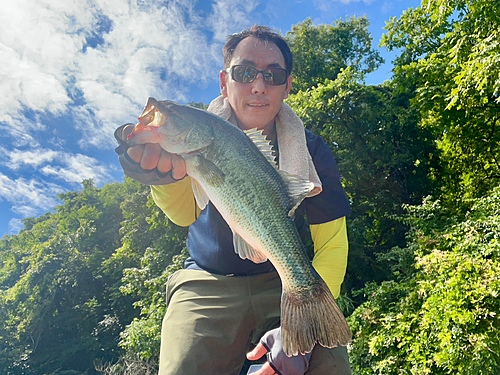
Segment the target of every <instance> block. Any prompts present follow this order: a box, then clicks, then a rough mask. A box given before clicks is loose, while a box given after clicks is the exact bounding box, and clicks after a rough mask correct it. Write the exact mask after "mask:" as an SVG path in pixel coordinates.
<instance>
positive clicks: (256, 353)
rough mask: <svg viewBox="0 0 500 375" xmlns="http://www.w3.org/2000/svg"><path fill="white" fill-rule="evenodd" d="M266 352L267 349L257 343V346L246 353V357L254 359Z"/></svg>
mask: <svg viewBox="0 0 500 375" xmlns="http://www.w3.org/2000/svg"><path fill="white" fill-rule="evenodd" d="M266 353H267V349H266V347H265V346H264V345H262V343H260V342H259V343H258V344H257V346H256V347H255V348H254V349H253V350H252V351H251V352H250V353H248V354H247V358H248V359H249V360H251V361H255V360H256V359H259V358H262V356H263V355H264V354H266Z"/></svg>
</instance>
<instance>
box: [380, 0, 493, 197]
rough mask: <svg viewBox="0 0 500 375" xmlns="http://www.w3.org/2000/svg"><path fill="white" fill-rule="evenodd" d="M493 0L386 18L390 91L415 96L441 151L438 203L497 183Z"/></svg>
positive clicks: (441, 0)
mask: <svg viewBox="0 0 500 375" xmlns="http://www.w3.org/2000/svg"><path fill="white" fill-rule="evenodd" d="M499 5H500V2H499V1H498V0H495V1H489V0H488V1H486V0H436V1H434V0H433V1H430V0H423V1H422V4H421V6H420V7H417V8H415V9H409V10H408V11H406V12H404V13H403V15H402V16H401V17H399V18H391V20H390V22H389V23H388V24H387V26H386V30H387V32H386V34H385V35H384V36H383V39H382V45H383V46H386V47H387V48H388V49H389V50H396V49H401V51H402V52H401V54H400V56H399V57H398V58H397V59H396V60H395V69H394V78H393V80H392V82H393V85H394V87H395V89H396V90H399V91H401V92H408V93H415V99H414V101H413V104H414V106H415V108H416V109H417V110H418V111H419V113H420V116H421V122H420V125H421V126H422V127H426V128H428V129H431V130H432V131H433V132H434V134H435V137H436V139H437V140H438V143H437V144H438V147H439V149H440V150H441V152H442V160H443V165H444V168H443V175H442V180H443V182H444V185H443V186H444V189H443V199H445V200H446V201H447V202H448V204H450V205H452V204H453V201H454V200H455V199H457V198H459V197H460V196H462V195H466V196H469V197H479V196H482V195H484V194H485V193H487V192H488V191H489V190H490V189H491V188H492V187H495V186H496V185H498V181H499V179H500V146H499V145H500V131H499V126H498V124H499V119H500V97H499V90H500V76H499V74H500V73H499V72H500V59H499V56H500V16H499V14H498V7H499Z"/></svg>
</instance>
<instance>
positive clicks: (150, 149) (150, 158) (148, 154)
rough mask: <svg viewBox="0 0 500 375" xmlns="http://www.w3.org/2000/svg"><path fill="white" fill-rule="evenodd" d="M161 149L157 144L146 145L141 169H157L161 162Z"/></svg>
mask: <svg viewBox="0 0 500 375" xmlns="http://www.w3.org/2000/svg"><path fill="white" fill-rule="evenodd" d="M160 155H161V147H160V145H159V144H157V143H146V144H145V147H144V152H143V153H142V156H141V168H142V169H146V170H150V169H155V168H156V166H157V165H158V161H159V160H160Z"/></svg>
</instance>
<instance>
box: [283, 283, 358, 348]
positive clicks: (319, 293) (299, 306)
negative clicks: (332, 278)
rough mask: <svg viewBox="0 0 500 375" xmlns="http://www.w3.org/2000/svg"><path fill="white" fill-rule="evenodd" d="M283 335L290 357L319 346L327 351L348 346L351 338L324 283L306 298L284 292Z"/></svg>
mask: <svg viewBox="0 0 500 375" xmlns="http://www.w3.org/2000/svg"><path fill="white" fill-rule="evenodd" d="M281 334H282V338H283V350H284V352H285V354H286V355H288V356H292V355H297V354H298V353H302V354H305V353H309V352H311V351H312V349H313V348H314V345H316V343H319V344H320V345H321V346H324V347H327V348H334V347H336V346H338V345H342V346H347V344H348V343H349V342H350V341H351V338H352V334H351V330H350V329H349V326H348V325H347V322H346V320H345V318H344V314H343V313H342V311H341V310H340V308H339V307H338V305H337V303H336V302H335V298H333V296H332V294H331V292H330V290H329V289H328V286H327V285H326V283H325V282H324V281H323V280H321V279H319V280H318V284H317V285H316V287H315V288H313V289H312V290H310V291H308V292H307V295H304V294H303V293H302V294H301V293H297V292H295V291H291V290H287V289H286V288H283V293H282V296H281Z"/></svg>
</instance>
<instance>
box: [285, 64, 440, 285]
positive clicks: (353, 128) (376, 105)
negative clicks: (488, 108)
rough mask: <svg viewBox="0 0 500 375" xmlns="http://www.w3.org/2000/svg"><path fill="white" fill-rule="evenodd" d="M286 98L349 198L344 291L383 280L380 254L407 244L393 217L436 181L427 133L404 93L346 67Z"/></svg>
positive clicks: (402, 228)
mask: <svg viewBox="0 0 500 375" xmlns="http://www.w3.org/2000/svg"><path fill="white" fill-rule="evenodd" d="M288 103H289V104H290V105H291V106H292V108H293V109H294V110H295V111H296V113H297V114H298V115H299V116H300V117H301V118H302V120H303V122H304V124H305V126H306V127H307V128H309V129H310V130H312V131H313V132H315V133H318V134H321V135H322V136H323V138H324V140H325V141H326V142H327V144H328V145H329V146H330V148H331V149H332V151H333V154H334V156H335V159H336V160H337V164H338V166H339V170H340V172H341V174H342V177H343V184H344V188H345V191H346V193H347V195H348V197H349V199H350V201H351V209H352V211H353V213H352V214H351V215H349V216H348V229H349V243H350V251H349V266H348V274H347V276H346V282H345V284H344V286H345V289H347V290H351V289H353V288H355V289H358V288H362V287H364V285H365V283H366V282H368V281H373V280H376V281H382V280H386V279H387V278H388V277H390V276H391V275H390V273H389V272H388V268H387V265H386V263H385V261H383V262H381V261H379V260H378V256H379V255H380V254H383V253H384V252H386V251H388V250H389V249H391V248H392V247H394V246H403V247H404V245H405V233H406V230H407V228H406V226H405V225H404V224H403V223H401V222H400V221H399V220H397V219H396V217H397V216H399V215H401V214H402V213H403V211H402V204H404V203H410V204H416V203H420V202H421V201H422V198H423V197H424V196H425V195H427V194H429V193H430V192H431V191H432V189H433V186H434V185H433V181H432V178H430V177H429V176H432V173H433V171H435V170H436V169H437V168H438V166H437V165H436V149H435V147H434V144H433V138H432V134H431V133H430V132H429V131H428V130H426V129H421V128H419V127H418V116H417V115H416V112H415V111H414V110H413V109H412V108H411V106H410V104H409V96H408V95H406V94H405V93H403V94H398V93H396V92H394V91H393V90H392V89H391V88H390V87H388V86H384V85H380V86H366V85H364V84H363V83H362V81H361V79H360V74H359V73H356V72H354V71H353V69H351V68H348V69H346V70H345V71H343V72H341V73H340V74H339V75H338V76H337V79H336V80H334V81H331V80H325V81H324V83H322V84H318V85H317V87H316V88H313V89H310V90H308V91H306V92H299V93H297V94H296V95H291V96H290V99H289V100H288Z"/></svg>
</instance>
